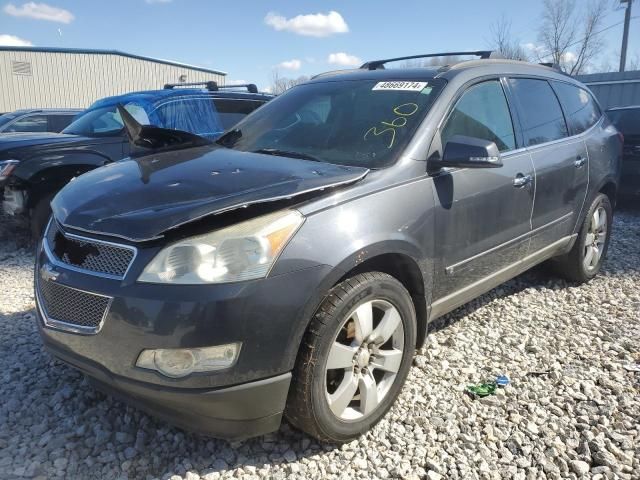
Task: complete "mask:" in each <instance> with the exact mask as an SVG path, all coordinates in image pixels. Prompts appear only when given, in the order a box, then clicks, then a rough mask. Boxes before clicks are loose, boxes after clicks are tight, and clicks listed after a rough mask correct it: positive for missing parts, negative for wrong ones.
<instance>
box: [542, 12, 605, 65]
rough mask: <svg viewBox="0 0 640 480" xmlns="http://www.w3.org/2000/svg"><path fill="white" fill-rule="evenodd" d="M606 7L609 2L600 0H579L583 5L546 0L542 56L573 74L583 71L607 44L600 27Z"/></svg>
mask: <svg viewBox="0 0 640 480" xmlns="http://www.w3.org/2000/svg"><path fill="white" fill-rule="evenodd" d="M607 9H608V3H607V2H604V1H598V0H591V2H590V3H589V4H588V5H584V4H583V3H582V2H580V8H577V7H576V1H575V0H544V8H543V13H542V23H541V25H540V28H539V30H538V38H539V40H540V42H541V43H542V47H543V51H542V52H541V53H538V57H539V60H543V61H552V62H553V63H557V64H558V65H560V66H561V67H562V68H563V69H564V70H565V71H566V72H567V73H569V74H570V75H577V74H579V73H581V72H582V71H584V69H585V68H586V67H587V66H588V65H589V64H590V62H591V61H592V60H593V58H594V57H595V56H596V55H597V54H598V53H599V52H600V51H601V50H602V47H603V45H604V44H603V41H602V38H601V37H600V36H599V30H600V27H601V26H602V22H603V20H604V18H605V16H606V13H607ZM581 12H584V13H581Z"/></svg>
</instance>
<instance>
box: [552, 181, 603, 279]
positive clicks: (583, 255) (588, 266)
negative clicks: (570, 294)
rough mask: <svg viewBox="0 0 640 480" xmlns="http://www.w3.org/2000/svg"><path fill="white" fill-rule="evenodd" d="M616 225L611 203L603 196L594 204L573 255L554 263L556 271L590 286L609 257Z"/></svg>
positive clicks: (562, 257)
mask: <svg viewBox="0 0 640 480" xmlns="http://www.w3.org/2000/svg"><path fill="white" fill-rule="evenodd" d="M612 223H613V209H612V207H611V201H610V200H609V197H607V196H606V195H605V194H603V193H600V194H598V195H597V196H596V198H595V199H594V200H593V202H592V203H591V205H590V207H589V210H588V211H587V215H586V216H585V218H584V220H583V222H582V226H581V227H580V231H579V233H578V238H577V239H576V242H575V244H574V245H573V248H572V249H571V251H569V253H567V254H566V255H563V256H561V257H558V258H557V259H554V266H555V271H556V272H557V273H558V274H559V275H560V276H562V277H564V278H566V279H567V280H570V281H573V282H577V283H584V282H588V281H589V280H591V279H592V278H593V277H595V276H596V275H597V274H598V272H600V268H601V267H602V263H603V262H604V259H605V257H606V255H607V249H608V248H609V240H610V238H611V227H612Z"/></svg>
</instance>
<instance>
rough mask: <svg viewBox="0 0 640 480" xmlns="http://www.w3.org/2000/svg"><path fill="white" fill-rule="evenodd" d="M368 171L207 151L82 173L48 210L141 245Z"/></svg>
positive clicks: (68, 224) (90, 229)
mask: <svg viewBox="0 0 640 480" xmlns="http://www.w3.org/2000/svg"><path fill="white" fill-rule="evenodd" d="M367 172H368V170H367V169H366V168H360V167H344V166H339V165H331V164H327V163H320V162H313V161H307V160H298V159H293V158H285V157H277V156H271V155H262V154H255V153H247V152H239V151H234V150H229V149H226V148H223V147H218V146H214V147H211V146H206V147H199V148H191V149H186V150H178V151H172V152H165V153H160V154H154V155H149V156H146V157H140V158H136V159H128V160H123V161H120V162H115V163H112V164H109V165H107V166H105V167H102V168H98V169H96V170H93V171H91V172H88V173H86V174H84V175H82V176H80V177H78V178H76V179H75V180H73V181H71V182H70V183H69V184H68V185H67V186H66V187H65V188H64V189H62V190H61V191H60V193H58V195H57V196H56V197H55V198H54V200H53V202H52V208H53V213H54V215H55V217H56V219H57V220H58V222H60V223H62V224H63V225H64V226H66V227H70V228H74V229H78V230H83V231H87V232H92V233H98V234H104V235H109V236H115V237H120V238H124V239H128V240H131V241H145V240H151V239H154V238H158V237H160V236H162V234H163V233H164V232H166V231H167V230H170V229H172V228H176V227H178V226H180V225H184V224H186V223H189V222H192V221H194V220H197V219H199V218H202V217H204V216H207V215H212V214H217V213H222V212H226V211H229V210H233V209H236V208H239V207H243V206H246V205H251V204H255V203H262V202H269V201H275V200H281V199H286V198H291V197H294V196H297V195H301V194H304V193H309V192H312V191H316V190H322V189H325V188H331V187H336V186H339V185H345V184H348V183H353V182H356V181H358V180H360V179H361V178H363V177H364V176H365V175H366V174H367Z"/></svg>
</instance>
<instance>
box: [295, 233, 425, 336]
mask: <svg viewBox="0 0 640 480" xmlns="http://www.w3.org/2000/svg"><path fill="white" fill-rule="evenodd" d="M420 258H421V254H420V251H419V250H418V248H417V247H416V246H415V245H413V244H411V243H409V242H406V241H387V242H380V243H377V244H373V245H370V246H367V247H365V248H362V249H360V250H358V251H357V252H353V253H351V254H350V255H348V256H347V257H346V258H344V260H342V261H341V262H340V263H339V264H338V265H337V266H335V267H333V268H332V269H331V270H330V272H329V273H328V274H327V275H326V276H325V278H324V279H323V281H322V282H321V284H320V285H319V288H318V289H317V291H316V292H315V293H314V295H313V296H312V298H311V299H310V300H309V301H308V303H307V306H306V307H305V308H304V309H303V314H302V316H301V318H304V320H305V323H304V328H303V329H301V330H302V332H301V335H300V338H299V339H297V342H298V345H299V344H300V343H301V341H302V336H303V335H304V332H305V331H306V330H307V328H308V327H309V323H310V322H311V319H312V318H313V315H315V313H316V311H317V310H318V308H319V307H320V305H321V304H322V302H323V301H324V299H325V298H326V297H327V295H328V294H329V291H330V290H331V289H332V288H333V287H335V286H336V285H337V284H339V283H340V282H342V281H344V280H345V279H347V278H349V277H351V276H354V275H357V274H359V273H364V272H372V271H379V272H382V273H387V274H389V275H391V276H392V277H394V278H395V279H396V280H398V281H399V282H400V283H402V285H403V286H404V287H405V288H406V289H407V291H408V292H409V294H410V295H411V299H412V301H413V305H414V307H415V310H416V321H417V329H418V330H417V336H416V348H420V347H421V346H422V345H423V344H424V342H425V340H426V333H427V323H428V317H429V306H430V299H431V290H432V288H431V287H432V283H431V279H432V272H433V262H431V261H429V260H422V261H421V260H419V259H420Z"/></svg>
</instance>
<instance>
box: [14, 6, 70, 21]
mask: <svg viewBox="0 0 640 480" xmlns="http://www.w3.org/2000/svg"><path fill="white" fill-rule="evenodd" d="M4 12H5V13H6V14H8V15H11V16H13V17H27V18H35V19H36V20H47V21H49V22H58V23H71V22H72V21H73V20H74V18H75V17H74V16H73V13H71V12H70V11H69V10H65V9H64V8H58V7H52V6H51V5H47V4H46V3H36V2H27V3H23V4H22V6H20V7H16V6H15V5H14V4H13V3H8V4H7V5H5V7H4Z"/></svg>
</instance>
